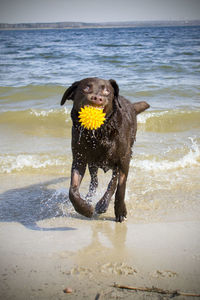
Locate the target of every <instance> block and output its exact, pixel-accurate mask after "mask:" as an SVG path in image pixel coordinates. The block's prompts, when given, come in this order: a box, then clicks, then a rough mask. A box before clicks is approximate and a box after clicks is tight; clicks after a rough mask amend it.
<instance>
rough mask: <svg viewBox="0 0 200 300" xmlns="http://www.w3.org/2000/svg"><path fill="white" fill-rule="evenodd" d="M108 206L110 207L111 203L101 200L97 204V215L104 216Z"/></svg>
mask: <svg viewBox="0 0 200 300" xmlns="http://www.w3.org/2000/svg"><path fill="white" fill-rule="evenodd" d="M108 206H109V201H108V200H107V199H105V198H102V199H101V200H99V202H97V204H96V206H95V211H96V213H97V214H103V213H105V212H106V211H107V209H108Z"/></svg>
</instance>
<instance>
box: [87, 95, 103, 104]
mask: <svg viewBox="0 0 200 300" xmlns="http://www.w3.org/2000/svg"><path fill="white" fill-rule="evenodd" d="M90 100H91V101H92V102H93V103H95V104H102V102H103V99H102V97H101V96H99V95H92V96H91V98H90Z"/></svg>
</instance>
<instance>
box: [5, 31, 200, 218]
mask: <svg viewBox="0 0 200 300" xmlns="http://www.w3.org/2000/svg"><path fill="white" fill-rule="evenodd" d="M0 41H1V43H0V49H1V62H0V70H1V72H0V79H1V86H0V141H1V144H0V175H1V176H3V177H4V179H5V181H4V185H5V186H4V188H3V187H2V190H1V201H4V199H5V196H7V195H6V194H5V191H6V189H9V188H10V184H9V182H10V178H11V177H12V176H14V178H15V180H14V182H13V188H15V189H16V191H18V193H11V195H12V197H13V203H16V204H17V203H18V202H20V201H19V199H18V196H17V195H19V194H20V195H21V197H22V193H23V191H24V190H21V189H22V187H21V186H20V184H19V182H20V178H27V179H28V178H29V179H28V180H26V181H24V187H25V186H26V187H27V190H26V192H27V194H29V196H30V199H32V200H33V199H35V196H34V195H36V194H37V192H38V196H37V199H39V200H38V201H39V202H38V203H39V204H37V205H39V207H40V209H41V212H40V217H39V219H42V218H47V217H48V216H47V210H48V209H49V207H51V205H52V207H51V209H50V211H51V212H52V214H50V217H53V216H54V217H55V216H58V215H67V216H70V215H71V214H72V212H73V208H72V207H71V206H70V204H69V203H68V201H69V200H68V196H67V195H68V186H69V179H68V178H69V176H70V168H71V119H70V110H71V107H72V103H71V101H69V102H68V103H67V104H66V106H65V107H64V108H61V107H60V106H59V103H60V100H61V97H62V94H63V93H64V91H65V89H66V88H67V87H68V86H69V85H70V84H72V83H73V82H74V81H75V80H79V79H81V78H84V77H88V76H97V77H102V78H105V79H110V78H113V79H115V80H117V82H118V84H119V87H120V94H121V95H123V96H125V97H127V98H128V99H130V101H132V102H137V101H143V100H146V101H147V102H148V103H149V104H150V105H151V108H150V109H149V110H148V111H146V112H144V113H142V114H141V115H139V116H138V133H137V141H136V143H135V145H134V149H133V157H132V160H131V164H130V173H129V178H128V184H127V192H126V202H127V205H128V210H129V215H131V216H133V217H134V216H135V218H136V219H137V218H138V219H139V218H140V217H141V215H140V211H141V212H142V214H143V215H144V219H145V218H147V215H148V212H151V213H157V211H158V210H159V211H165V210H169V209H174V210H177V211H178V210H179V209H180V208H184V209H186V210H187V209H189V208H190V209H193V210H195V209H196V207H197V206H198V201H199V198H200V186H199V178H200V135H199V130H200V80H199V78H200V77H199V75H200V55H199V50H200V27H170V28H167V27H166V28H164V27H163V28H121V29H120V28H119V29H84V30H78V29H77V30H41V31H40V30H37V31H34V30H31V31H0ZM10 176H11V177H10ZM37 176H40V179H39V180H41V184H42V186H44V187H45V186H46V185H45V180H42V176H46V177H49V178H52V177H54V178H61V177H66V176H67V179H66V180H65V181H64V182H61V183H60V184H59V186H55V188H54V190H53V191H52V190H51V191H50V192H49V191H48V190H47V192H46V190H45V192H44V193H42V192H41V191H40V190H38V189H37V187H36V186H34V185H33V186H32V180H31V179H32V178H33V177H35V178H37ZM110 176H111V175H110V173H108V174H106V176H105V175H104V174H103V172H100V187H99V189H98V192H97V196H96V197H95V199H94V202H96V201H97V200H98V199H99V198H100V196H101V194H102V193H103V191H104V190H105V186H106V184H107V183H108V181H109V178H110ZM46 177H45V178H46ZM17 178H18V179H17ZM6 180H7V184H6ZM25 182H26V184H25ZM21 184H22V183H21ZM88 184H89V176H88V174H86V177H85V179H84V181H83V184H82V188H81V193H82V194H83V195H85V194H86V193H87V190H88ZM6 186H7V187H6ZM29 187H31V189H30V190H29ZM63 189H64V190H63ZM42 190H43V188H42ZM40 192H41V193H40ZM31 195H32V196H31ZM30 201H31V200H30ZM44 202H45V205H46V210H45V208H44V207H45V205H44ZM20 203H21V202H20ZM31 203H32V204H31ZM55 203H57V206H56V207H58V206H59V205H61V206H62V205H63V206H62V209H61V210H59V209H58V210H57V209H56V207H55ZM66 203H67V204H66ZM1 204H2V202H1ZM29 204H30V205H32V210H34V207H35V205H36V203H35V202H34V201H33V202H30V203H29ZM68 204H69V205H68ZM37 205H36V206H37ZM26 207H28V206H26ZM37 207H38V206H37ZM59 207H60V206H59ZM4 208H5V207H4ZM47 208H48V209H47ZM145 212H146V215H145ZM12 213H14V212H11V215H12ZM17 213H19V214H20V211H17ZM108 215H113V211H112V210H111V209H110V210H109V213H108ZM158 215H159V213H158ZM29 217H30V223H31V222H32V221H31V213H29ZM1 218H3V216H1ZM8 218H9V217H8ZM11 219H12V218H11ZM36 219H37V218H36ZM26 222H27V219H26Z"/></svg>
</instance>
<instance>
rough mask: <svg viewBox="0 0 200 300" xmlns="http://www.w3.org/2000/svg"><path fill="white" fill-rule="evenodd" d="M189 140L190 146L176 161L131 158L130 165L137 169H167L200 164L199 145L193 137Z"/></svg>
mask: <svg viewBox="0 0 200 300" xmlns="http://www.w3.org/2000/svg"><path fill="white" fill-rule="evenodd" d="M189 139H190V141H191V147H190V149H189V151H188V153H187V154H186V155H184V156H183V157H182V158H180V159H179V160H177V161H169V160H162V161H161V160H160V161H158V160H156V158H153V159H151V160H148V159H144V160H134V159H133V160H132V161H131V166H132V167H135V168H139V169H144V170H146V171H167V170H174V169H179V168H186V167H190V166H199V165H200V161H199V160H200V146H199V145H198V144H197V141H195V140H194V139H193V138H189Z"/></svg>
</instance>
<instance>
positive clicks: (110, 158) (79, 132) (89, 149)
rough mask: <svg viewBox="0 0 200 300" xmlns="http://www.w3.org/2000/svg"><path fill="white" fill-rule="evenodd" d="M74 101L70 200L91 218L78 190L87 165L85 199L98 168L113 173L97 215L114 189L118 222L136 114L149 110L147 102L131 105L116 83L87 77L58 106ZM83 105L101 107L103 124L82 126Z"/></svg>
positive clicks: (121, 216) (122, 211) (90, 208)
mask: <svg viewBox="0 0 200 300" xmlns="http://www.w3.org/2000/svg"><path fill="white" fill-rule="evenodd" d="M68 99H69V100H70V99H71V100H73V102H74V103H73V108H72V111H71V118H72V122H73V126H72V154H73V162H72V170H71V184H70V190H69V198H70V200H71V202H72V204H73V206H74V208H75V210H76V211H77V212H78V213H80V214H82V215H84V216H86V217H88V218H90V217H92V216H93V214H94V208H93V206H92V205H91V204H89V203H88V202H87V201H86V200H84V199H82V198H81V196H80V193H79V187H80V184H81V181H82V179H83V176H84V173H85V170H86V166H87V165H88V168H89V172H90V176H91V182H90V186H89V192H88V195H87V197H90V196H92V195H93V194H94V193H95V191H96V188H97V185H98V179H97V171H98V168H102V169H103V170H104V172H106V171H108V170H109V169H111V170H112V178H111V180H110V182H109V184H108V187H107V190H106V192H105V194H104V195H103V197H102V198H101V199H100V200H99V201H98V202H97V204H96V207H95V211H96V213H97V214H101V213H104V212H106V210H107V208H108V205H109V202H110V200H111V197H112V195H113V194H114V192H115V190H116V193H115V204H114V209H115V217H116V221H117V222H122V221H124V219H125V218H126V215H127V210H126V205H125V202H124V197H125V189H126V181H127V176H128V171H129V163H130V159H131V154H132V146H133V143H134V141H135V137H136V131H137V119H136V116H137V114H139V113H141V112H143V111H144V110H145V109H147V108H149V104H148V103H146V102H137V103H131V102H130V101H128V100H127V99H125V98H124V97H122V96H120V95H119V87H118V85H117V83H116V81H115V80H112V79H111V80H103V79H99V78H86V79H83V80H80V81H76V82H74V83H73V84H72V85H71V86H70V87H69V88H68V89H67V90H66V91H65V93H64V95H63V97H62V100H61V105H63V104H64V103H65V101H66V100H68ZM85 105H90V106H94V107H100V108H103V112H104V113H105V114H106V120H105V122H104V124H103V125H102V126H101V127H100V128H98V129H96V130H89V129H86V128H84V127H82V126H81V124H80V122H79V118H78V116H79V111H80V109H81V108H82V107H84V106H85Z"/></svg>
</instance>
